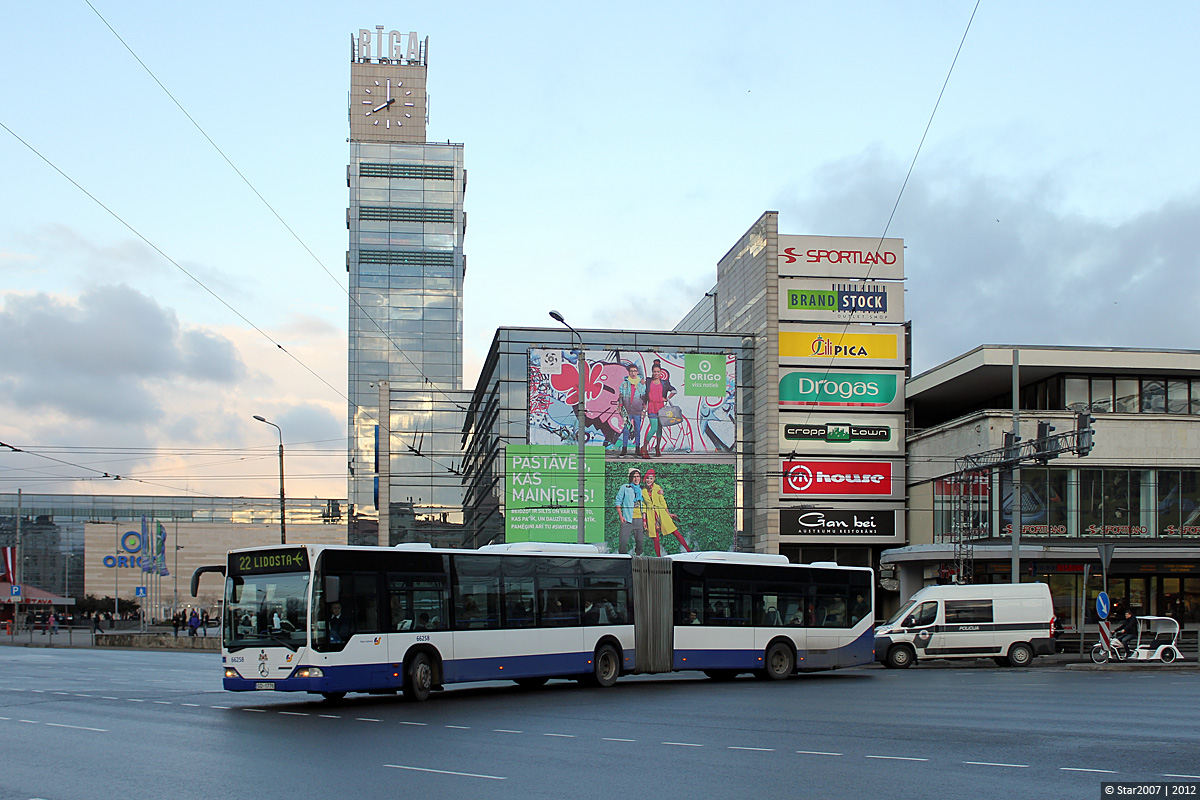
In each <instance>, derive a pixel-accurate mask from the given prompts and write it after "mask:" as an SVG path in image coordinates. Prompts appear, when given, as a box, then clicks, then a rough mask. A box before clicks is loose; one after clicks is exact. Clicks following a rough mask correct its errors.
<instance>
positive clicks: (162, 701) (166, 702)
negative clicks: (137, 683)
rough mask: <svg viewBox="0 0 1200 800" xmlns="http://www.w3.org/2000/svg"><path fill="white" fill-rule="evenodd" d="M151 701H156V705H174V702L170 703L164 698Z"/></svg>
mask: <svg viewBox="0 0 1200 800" xmlns="http://www.w3.org/2000/svg"><path fill="white" fill-rule="evenodd" d="M151 702H153V703H157V704H158V705H160V706H170V705H174V703H170V702H168V701H166V700H152V701H151Z"/></svg>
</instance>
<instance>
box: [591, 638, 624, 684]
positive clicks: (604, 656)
mask: <svg viewBox="0 0 1200 800" xmlns="http://www.w3.org/2000/svg"><path fill="white" fill-rule="evenodd" d="M620 675H621V659H620V658H619V657H618V656H617V651H616V649H615V648H614V647H613V646H612V645H611V644H602V645H600V647H598V648H597V649H596V657H595V658H593V659H592V683H594V684H595V685H596V686H605V687H607V686H612V685H613V684H614V683H616V682H617V678H618V677H619V676H620Z"/></svg>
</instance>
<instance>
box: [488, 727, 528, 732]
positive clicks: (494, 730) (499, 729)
mask: <svg viewBox="0 0 1200 800" xmlns="http://www.w3.org/2000/svg"><path fill="white" fill-rule="evenodd" d="M492 733H524V731H510V730H505V729H504V728H493V729H492Z"/></svg>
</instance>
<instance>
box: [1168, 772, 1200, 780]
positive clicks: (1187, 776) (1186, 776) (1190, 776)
mask: <svg viewBox="0 0 1200 800" xmlns="http://www.w3.org/2000/svg"><path fill="white" fill-rule="evenodd" d="M1163 777H1164V778H1193V779H1195V778H1200V775H1172V774H1170V773H1167V774H1166V775H1163Z"/></svg>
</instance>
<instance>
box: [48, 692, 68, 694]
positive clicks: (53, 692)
mask: <svg viewBox="0 0 1200 800" xmlns="http://www.w3.org/2000/svg"><path fill="white" fill-rule="evenodd" d="M51 694H70V692H51Z"/></svg>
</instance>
